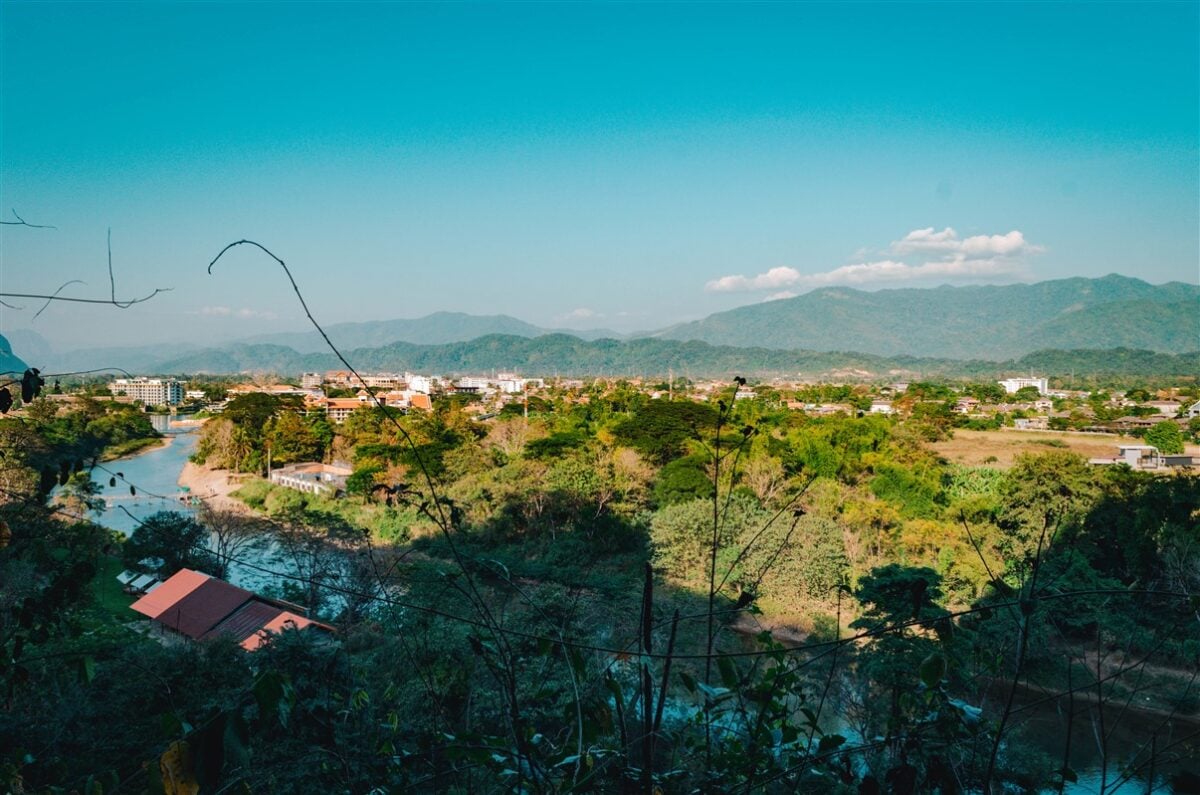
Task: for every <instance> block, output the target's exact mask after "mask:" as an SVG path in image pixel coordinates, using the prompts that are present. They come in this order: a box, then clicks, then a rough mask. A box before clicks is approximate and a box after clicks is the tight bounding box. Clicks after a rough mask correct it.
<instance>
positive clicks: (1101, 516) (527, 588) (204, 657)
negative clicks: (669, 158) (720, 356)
mask: <svg viewBox="0 0 1200 795" xmlns="http://www.w3.org/2000/svg"><path fill="white" fill-rule="evenodd" d="M41 402H42V401H35V403H34V404H32V406H31V407H30V409H31V410H30V411H29V412H28V413H27V414H26V416H25V417H23V418H21V419H3V420H0V432H2V433H3V434H5V443H4V445H3V447H4V450H5V455H4V458H3V459H0V478H2V482H0V487H2V488H3V491H2V492H0V517H2V519H3V524H0V646H2V647H3V655H2V659H0V684H2V686H3V688H4V694H5V696H4V698H5V701H4V705H3V708H0V754H2V756H0V780H2V781H3V782H4V783H5V786H6V787H7V790H9V791H15V792H20V791H25V792H51V791H63V792H66V791H76V792H86V793H101V792H103V793H108V792H117V791H119V792H142V791H165V792H178V793H194V792H315V791H322V792H363V793H365V792H421V791H429V792H447V793H449V792H455V793H458V792H463V793H465V792H546V793H549V792H646V793H650V792H694V791H706V792H728V793H742V792H796V791H808V792H847V793H853V792H895V793H910V792H918V791H921V792H925V791H937V792H942V793H950V792H965V791H976V792H978V791H1000V790H1001V789H1013V788H1016V789H1018V790H1020V789H1023V790H1038V789H1044V788H1052V789H1057V790H1060V791H1061V790H1063V789H1065V788H1068V787H1069V786H1070V785H1071V783H1072V782H1073V781H1074V780H1075V779H1076V777H1077V773H1076V771H1075V769H1074V767H1073V766H1074V764H1075V762H1074V760H1075V759H1076V758H1077V757H1078V752H1079V750H1080V748H1079V746H1080V745H1081V744H1084V743H1087V744H1090V745H1091V746H1093V753H1092V755H1091V756H1092V758H1093V759H1098V760H1099V761H1098V763H1097V764H1098V765H1099V767H1100V769H1101V775H1102V779H1101V783H1100V787H1101V789H1105V790H1106V791H1115V789H1116V788H1117V787H1119V786H1120V784H1121V783H1122V782H1124V781H1127V780H1129V779H1134V778H1136V779H1138V780H1150V781H1153V780H1156V777H1160V778H1161V777H1162V776H1175V777H1176V778H1175V781H1176V782H1177V783H1178V784H1179V786H1185V785H1186V782H1187V781H1189V780H1190V779H1188V778H1187V777H1188V776H1189V775H1194V774H1195V773H1196V772H1197V771H1196V770H1194V769H1191V770H1189V769H1188V767H1187V766H1188V765H1189V764H1192V765H1194V762H1192V761H1190V760H1189V753H1191V752H1193V751H1194V749H1195V748H1196V745H1195V740H1194V738H1195V735H1194V734H1192V732H1194V731H1195V726H1196V720H1197V719H1198V717H1200V716H1198V715H1197V711H1198V710H1197V708H1198V704H1200V699H1198V698H1197V690H1196V682H1195V680H1196V677H1197V675H1198V673H1200V669H1198V667H1197V657H1198V656H1200V631H1198V628H1200V624H1198V617H1197V598H1196V597H1195V596H1193V594H1196V593H1197V588H1200V527H1198V517H1200V481H1198V480H1197V478H1196V477H1195V476H1194V475H1188V474H1183V475H1175V476H1166V477H1163V476H1151V475H1147V474H1142V473H1136V472H1132V471H1130V470H1128V469H1125V468H1123V467H1112V468H1094V467H1089V466H1088V465H1087V464H1086V463H1085V462H1084V461H1083V460H1082V459H1080V458H1078V457H1076V456H1074V455H1072V454H1070V453H1069V452H1067V451H1065V450H1060V449H1054V448H1048V449H1047V450H1046V452H1044V453H1042V454H1037V455H1022V456H1019V457H1018V458H1017V459H1016V461H1015V462H1014V463H1013V465H1012V466H1011V467H1010V468H1008V469H1006V470H1000V469H993V468H987V467H963V466H957V465H953V464H950V463H948V462H947V461H946V460H944V459H942V458H941V457H939V456H938V455H937V454H936V453H935V452H934V451H933V449H932V448H931V446H930V444H931V443H932V442H934V441H936V440H938V439H943V438H945V437H946V436H947V435H948V434H950V433H952V432H953V431H952V428H950V427H949V426H948V424H947V422H946V418H945V417H944V416H943V415H942V414H940V413H937V412H925V413H922V412H916V413H915V414H914V415H913V416H911V417H908V418H906V419H903V420H898V419H893V418H887V417H882V416H870V415H868V416H846V415H838V416H832V417H821V418H816V417H809V416H806V415H805V414H803V413H802V412H789V411H786V410H781V409H780V408H779V407H778V404H777V403H774V402H772V401H769V400H763V399H754V400H739V401H736V402H734V401H733V399H732V390H731V391H729V392H727V393H725V394H723V395H716V396H714V397H713V399H712V400H711V401H709V402H693V401H691V400H674V401H670V400H666V399H662V400H651V399H649V397H648V396H647V395H645V394H643V393H641V392H639V391H638V390H636V389H633V388H632V387H630V386H628V385H625V384H620V383H618V384H616V385H611V384H608V385H605V384H595V385H593V386H592V387H591V388H590V389H589V390H585V392H584V393H583V394H582V395H575V396H569V395H567V394H555V393H551V394H550V395H549V397H548V398H547V399H544V400H543V399H538V398H531V399H529V402H528V409H527V413H528V416H525V414H526V411H525V407H523V406H518V405H512V406H509V407H508V408H507V409H505V410H504V411H503V412H501V413H500V414H499V415H498V416H495V417H492V418H490V419H488V420H486V421H479V420H476V419H474V418H472V416H471V415H470V414H469V413H468V412H467V411H466V409H467V408H468V403H467V402H466V401H464V400H463V399H462V398H445V399H440V400H438V401H436V402H435V406H434V410H433V411H432V412H429V413H427V414H409V415H402V414H400V413H399V412H396V411H392V410H389V409H385V408H371V407H364V408H363V409H361V410H359V411H357V412H355V413H354V414H353V415H351V417H350V418H349V419H348V420H347V421H346V422H345V423H344V424H343V425H341V426H337V427H334V426H331V425H329V424H328V423H326V422H325V421H324V419H322V418H312V417H304V416H302V415H301V414H300V413H299V411H298V408H299V407H298V406H297V405H295V404H291V403H288V402H287V400H286V399H280V398H276V397H272V396H269V395H265V394H252V395H247V396H244V397H239V398H237V399H235V400H234V401H231V402H230V405H229V407H228V408H227V410H226V411H225V413H224V414H223V415H221V416H220V417H219V418H216V419H212V420H210V421H209V422H208V423H206V425H205V426H204V428H203V431H202V437H201V439H200V442H199V444H198V447H197V453H196V459H197V461H198V462H201V463H205V464H207V465H209V466H213V467H222V468H228V469H231V470H235V471H242V472H258V473H261V472H262V471H263V469H264V467H265V466H266V459H267V455H268V451H269V454H270V457H271V461H272V462H273V463H275V464H282V463H287V462H290V461H301V460H312V459H318V460H320V459H324V460H333V459H338V460H349V461H352V462H353V464H354V474H353V476H352V477H351V478H350V480H349V484H348V492H349V494H348V495H346V496H344V497H341V498H337V499H334V498H322V497H314V496H308V495H303V494H300V493H297V492H294V491H289V490H285V489H281V488H278V487H274V486H271V485H270V484H268V483H267V482H265V481H262V480H253V479H251V480H250V481H248V482H247V484H246V485H245V486H244V487H243V488H242V490H241V492H240V496H241V498H242V499H243V500H244V501H245V502H246V503H247V504H248V505H250V506H251V507H252V508H254V509H255V510H256V511H257V516H256V517H254V518H243V519H242V520H241V521H240V523H239V521H238V520H237V519H236V518H231V517H228V516H225V517H222V516H220V515H215V514H213V513H211V512H210V513H208V514H202V515H201V516H200V517H199V519H195V518H191V517H185V516H175V515H170V514H166V515H160V516H157V517H153V518H152V519H150V520H147V521H146V522H144V523H143V525H142V526H141V527H139V528H138V530H137V531H135V532H134V534H133V537H132V538H131V539H128V540H126V539H123V538H121V537H116V536H114V535H113V534H112V533H110V532H107V531H105V530H103V529H102V528H99V527H97V526H96V525H94V524H92V523H90V522H88V521H86V520H80V519H79V518H78V516H79V515H80V514H81V513H82V510H81V508H86V504H87V499H94V498H95V495H96V494H97V492H98V491H103V485H104V484H103V483H101V484H95V483H92V482H91V481H90V479H89V478H88V475H87V467H86V466H85V465H84V464H85V463H86V461H87V459H89V458H94V457H95V456H97V455H99V453H100V451H101V450H102V449H103V447H104V446H105V445H107V444H112V443H114V442H117V441H119V440H118V439H116V438H115V437H116V435H119V434H117V432H116V431H115V430H113V428H115V427H117V426H119V427H122V428H123V427H124V425H123V424H122V423H125V422H126V421H127V418H126V417H124V415H122V414H121V413H120V412H119V411H117V410H116V409H115V408H114V407H104V406H103V405H102V404H98V403H94V402H91V403H85V404H84V406H83V408H82V410H78V411H69V412H63V411H60V412H57V413H54V412H50V411H47V410H39V411H34V410H33V409H34V407H36V406H39V405H40V404H41ZM97 407H99V408H97ZM98 411H99V413H97V412H98ZM143 419H144V418H143ZM106 429H109V430H106ZM141 430H144V429H141ZM137 432H139V431H135V433H137ZM46 462H53V465H52V466H50V467H49V468H48V470H47V471H43V470H46V469H47V468H46V467H45V466H44V464H45V463H46ZM76 462H79V463H76ZM63 472H65V473H67V474H66V477H62V473H63ZM60 481H69V483H68V485H70V484H74V485H73V487H72V488H73V491H69V492H68V493H67V494H66V495H59V496H57V497H55V501H53V502H51V501H49V500H48V496H49V491H50V488H51V487H52V486H53V485H54V484H55V483H56V482H60ZM122 486H124V484H122ZM135 487H136V484H135ZM72 494H75V495H77V496H76V497H74V499H77V500H82V502H81V503H77V504H75V505H68V501H69V500H71V499H73V497H72ZM206 526H207V527H206ZM210 531H217V532H216V533H213V532H210ZM254 534H266V535H268V536H269V538H270V539H271V541H272V542H273V544H274V545H275V546H276V547H277V548H278V551H279V556H280V563H279V565H278V566H277V567H276V569H277V571H278V572H279V574H280V575H281V576H277V577H275V579H274V588H275V589H276V594H277V595H279V596H282V597H284V598H287V599H289V600H292V601H295V602H298V603H301V604H303V605H304V606H306V607H308V608H309V609H311V610H312V611H314V613H315V614H317V615H320V616H322V617H324V618H327V619H329V620H332V621H333V622H335V623H336V625H337V626H338V628H339V635H338V640H337V642H336V643H334V644H321V643H317V642H315V640H314V639H313V638H311V637H309V636H308V635H305V634H300V633H295V632H285V633H284V634H283V635H281V636H279V637H277V638H276V639H274V640H273V641H272V642H269V643H267V644H265V645H264V647H263V648H262V649H261V650H259V651H256V652H255V653H253V654H246V653H243V652H241V650H240V649H238V648H237V647H236V646H234V645H233V644H229V643H225V642H223V641H221V640H219V639H218V640H214V641H211V642H205V643H197V644H168V645H161V644H159V643H158V642H156V641H154V640H151V639H148V638H147V637H145V636H144V635H143V634H141V633H138V632H136V631H134V629H133V628H132V625H131V619H132V618H133V617H134V616H133V615H132V613H131V612H130V611H128V610H127V609H124V606H123V605H124V604H127V602H128V599H125V600H124V602H122V598H121V595H120V594H115V595H114V594H112V593H111V588H112V586H111V582H110V580H111V575H112V574H113V565H114V562H115V560H116V559H117V558H119V557H121V556H122V552H123V550H124V552H125V557H126V558H127V559H129V561H130V562H131V563H133V564H134V565H136V564H137V563H138V562H139V561H140V560H144V559H146V558H158V559H160V560H161V561H162V562H163V567H162V570H161V571H160V572H159V573H161V574H170V573H171V571H170V569H174V568H178V567H179V566H183V565H194V566H198V567H201V568H205V567H210V568H209V569H208V570H211V571H213V573H224V568H225V565H226V564H228V563H229V562H230V561H231V559H233V558H236V557H237V550H238V549H239V548H241V547H240V546H239V543H238V540H239V539H240V540H244V539H246V538H249V537H251V536H253V535H254ZM135 559H136V560H135ZM273 570H274V569H273ZM1038 700H1044V701H1046V702H1047V703H1052V704H1057V705H1058V706H1059V708H1060V709H1061V710H1062V711H1063V713H1064V715H1066V716H1067V717H1066V718H1065V720H1066V721H1067V722H1066V724H1065V726H1066V728H1065V730H1064V731H1061V732H1059V733H1058V734H1057V735H1056V736H1058V737H1061V740H1062V741H1061V743H1059V744H1058V746H1056V747H1054V748H1051V749H1047V747H1046V746H1045V744H1044V743H1039V742H1036V741H1035V739H1036V738H1034V737H1032V736H1031V732H1030V730H1029V729H1028V728H1027V727H1026V723H1025V718H1026V717H1028V714H1029V704H1030V703H1031V702H1034V703H1036V702H1037V701H1038ZM1135 715H1138V716H1141V719H1142V720H1148V721H1149V726H1150V727H1151V729H1150V730H1148V731H1145V732H1144V737H1142V738H1141V739H1142V740H1144V742H1142V741H1139V742H1138V743H1136V744H1135V745H1134V746H1133V747H1127V746H1122V747H1119V745H1118V743H1117V741H1116V739H1115V734H1114V731H1115V729H1116V727H1119V726H1120V725H1122V724H1123V723H1125V722H1127V721H1130V720H1133V719H1134V716H1135ZM1083 729H1086V730H1087V733H1086V735H1085V734H1083V733H1081V730H1083ZM1189 737H1190V739H1189ZM1072 743H1075V747H1074V748H1072ZM1189 743H1190V744H1189ZM1163 780H1165V779H1163ZM1180 782H1182V783H1180Z"/></svg>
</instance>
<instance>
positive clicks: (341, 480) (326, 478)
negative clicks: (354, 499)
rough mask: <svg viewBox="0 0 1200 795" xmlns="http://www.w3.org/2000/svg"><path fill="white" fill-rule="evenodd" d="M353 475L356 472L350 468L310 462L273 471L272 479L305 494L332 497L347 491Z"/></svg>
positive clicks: (279, 484)
mask: <svg viewBox="0 0 1200 795" xmlns="http://www.w3.org/2000/svg"><path fill="white" fill-rule="evenodd" d="M352 474H354V470H353V469H351V468H350V467H348V466H339V465H338V464H321V463H317V462H315V461H309V462H305V463H301V464H288V465H287V466H285V467H280V468H279V469H272V470H271V478H270V479H271V482H272V483H274V484H275V485H277V486H283V487H284V488H288V489H293V490H295V491H302V492H304V493H305V494H319V495H323V496H327V497H332V496H334V495H336V494H337V493H338V492H339V491H345V490H346V479H347V478H349V477H350V476H351V475H352Z"/></svg>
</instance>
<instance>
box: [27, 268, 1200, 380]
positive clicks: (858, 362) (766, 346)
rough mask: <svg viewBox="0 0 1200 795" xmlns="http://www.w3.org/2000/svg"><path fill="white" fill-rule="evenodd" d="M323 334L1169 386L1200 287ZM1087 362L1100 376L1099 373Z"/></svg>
mask: <svg viewBox="0 0 1200 795" xmlns="http://www.w3.org/2000/svg"><path fill="white" fill-rule="evenodd" d="M326 332H327V333H328V334H329V336H330V338H331V339H332V340H333V341H334V343H335V344H336V345H337V346H338V347H339V348H340V349H341V350H343V352H345V353H346V354H347V356H348V357H349V358H350V360H351V361H352V362H355V364H356V365H358V366H361V367H364V368H367V369H390V370H397V369H400V370H402V369H410V370H425V371H428V370H436V371H439V372H444V373H455V372H467V371H472V370H474V371H485V370H492V369H519V370H522V371H524V372H526V373H535V372H536V373H538V374H550V373H553V372H560V373H562V374H564V375H565V374H597V373H604V372H607V373H609V374H618V373H622V374H636V373H639V372H644V373H662V372H665V371H666V369H667V368H674V369H676V370H677V371H683V370H684V369H691V370H692V371H694V372H695V373H696V374H713V375H715V374H722V373H724V374H727V373H730V372H734V371H743V372H747V373H749V372H756V373H766V372H788V373H795V372H809V371H816V372H819V373H830V372H837V371H839V370H844V369H849V370H862V371H864V372H866V371H869V372H873V373H879V372H887V371H889V370H897V371H905V372H909V371H923V370H930V371H931V372H934V371H946V370H947V368H949V369H955V368H957V370H960V371H961V370H963V369H964V367H965V368H966V369H967V370H972V369H979V368H983V369H987V368H990V369H991V370H996V369H997V368H998V367H1000V368H1003V367H1006V366H1015V367H1017V369H1021V367H1020V366H1018V365H1017V364H1016V363H1018V362H1021V361H1024V357H1028V355H1029V354H1032V353H1034V352H1036V351H1048V350H1050V351H1064V350H1065V351H1072V355H1073V356H1074V357H1075V358H1079V356H1080V355H1081V354H1079V351H1088V350H1090V351H1098V350H1110V349H1123V350H1125V351H1146V352H1158V353H1164V354H1172V353H1174V354H1180V353H1184V354H1185V356H1184V358H1183V360H1182V364H1181V363H1180V362H1179V361H1176V359H1175V358H1172V357H1170V356H1168V357H1166V358H1163V357H1156V358H1155V361H1157V362H1158V364H1159V365H1161V366H1162V367H1166V368H1167V369H1168V370H1170V371H1172V372H1173V371H1175V370H1176V369H1178V368H1179V367H1183V368H1184V371H1185V372H1195V371H1196V370H1197V369H1200V367H1198V366H1197V365H1198V364H1200V363H1198V362H1197V361H1196V358H1195V357H1191V358H1190V359H1189V357H1187V356H1186V352H1189V351H1196V350H1197V349H1200V287H1198V286H1196V285H1191V284H1184V283H1181V282H1170V283H1167V284H1162V285H1151V284H1148V283H1147V282H1144V281H1142V280H1140V279H1134V278H1129V277H1125V276H1119V275H1116V274H1114V275H1110V276H1105V277H1103V278H1099V279H1086V278H1071V279H1059V280H1054V281H1046V282H1039V283H1035V284H1015V285H1004V286H972V287H949V286H944V287H937V288H932V289H912V288H908V289H894V290H879V291H874V292H868V291H864V290H856V289H851V288H846V287H827V288H822V289H818V290H814V291H812V292H810V293H806V294H804V295H801V296H797V297H795V298H790V299H783V300H776V301H769V302H764V303H758V304H752V305H748V306H743V307H739V308H737V309H733V310H729V311H727V312H719V313H717V314H714V315H710V316H709V317H707V318H704V319H703V320H698V321H695V322H692V323H684V324H679V325H676V326H672V327H670V328H666V329H662V330H660V331H656V332H650V333H646V334H635V335H630V336H629V337H626V338H623V339H621V338H620V335H618V334H616V333H615V332H611V331H607V330H604V329H597V330H592V331H588V332H580V331H570V332H559V331H555V330H553V329H546V328H542V327H539V326H535V325H533V324H530V323H526V322H524V321H521V320H518V319H517V318H513V317H510V316H507V315H488V316H479V315H467V314H462V313H453V312H437V313H434V314H431V315H427V316H425V317H422V318H416V319H399V320H388V321H369V322H360V323H336V324H330V325H329V326H328V327H326ZM9 337H10V340H11V341H12V343H13V346H14V348H15V349H16V351H17V352H18V353H20V354H21V355H23V356H24V358H25V359H26V360H28V361H31V362H36V363H37V364H38V365H39V366H42V369H43V370H44V371H47V372H50V371H56V372H66V371H73V370H83V369H90V368H94V367H100V366H107V367H120V368H124V369H126V370H130V371H139V372H162V373H168V372H174V373H186V372H208V373H234V372H244V371H256V372H277V373H281V374H282V373H297V372H301V371H304V370H320V369H327V368H330V367H334V366H337V364H338V363H337V361H336V359H334V357H333V356H332V355H331V354H329V353H328V349H327V347H326V346H325V344H324V341H323V340H322V339H321V337H320V335H318V334H317V333H316V332H315V331H310V332H293V333H284V334H272V335H264V336H259V337H253V338H247V339H245V340H242V341H239V342H235V343H230V344H225V345H221V346H216V347H210V348H201V347H199V346H194V345H187V344H173V345H150V346H142V347H137V348H108V349H92V350H78V351H70V352H66V353H56V352H53V351H52V350H50V348H49V346H48V345H46V344H45V340H42V339H41V338H40V337H39V336H38V335H37V334H36V333H34V332H31V331H26V330H17V331H13V332H12V333H10V334H9ZM1085 358H1089V359H1095V357H1094V356H1092V357H1085ZM1118 360H1119V357H1118ZM1189 362H1190V364H1189ZM953 363H957V364H953ZM1092 364H1093V365H1095V366H1100V367H1102V365H1103V361H1102V360H1096V361H1093V362H1092ZM1120 367H1121V368H1123V369H1122V372H1125V371H1128V369H1129V367H1134V369H1138V367H1140V365H1134V364H1133V363H1130V362H1123V363H1121V364H1120ZM1188 367H1190V370H1189V369H1188ZM1100 372H1104V370H1103V369H1101V370H1100Z"/></svg>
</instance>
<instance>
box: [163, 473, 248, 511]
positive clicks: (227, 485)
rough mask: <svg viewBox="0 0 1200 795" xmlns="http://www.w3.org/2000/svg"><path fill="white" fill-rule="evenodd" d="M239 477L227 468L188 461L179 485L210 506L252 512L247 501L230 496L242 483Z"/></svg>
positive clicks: (218, 508)
mask: <svg viewBox="0 0 1200 795" xmlns="http://www.w3.org/2000/svg"><path fill="white" fill-rule="evenodd" d="M237 477H238V476H237V475H235V474H234V473H232V472H230V471H229V470H227V469H209V468H208V467H206V466H201V465H199V464H196V463H194V462H192V461H188V462H187V463H185V464H184V465H183V470H182V471H181V472H180V473H179V485H180V486H182V487H184V488H186V489H187V490H188V492H189V493H190V494H191V496H193V497H199V498H200V499H201V500H203V501H204V503H205V504H206V505H207V506H208V507H210V508H213V509H215V510H218V511H230V512H233V513H242V514H251V513H253V511H252V510H251V509H250V507H249V506H247V505H246V503H244V502H242V501H241V500H239V499H236V498H234V497H231V496H230V495H231V494H232V493H233V492H235V491H237V490H238V489H239V488H240V487H241V485H242V483H241V481H240V480H239V479H237Z"/></svg>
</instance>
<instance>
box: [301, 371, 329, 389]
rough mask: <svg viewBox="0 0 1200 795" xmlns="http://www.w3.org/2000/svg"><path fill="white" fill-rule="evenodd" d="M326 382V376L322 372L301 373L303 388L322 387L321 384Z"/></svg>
mask: <svg viewBox="0 0 1200 795" xmlns="http://www.w3.org/2000/svg"><path fill="white" fill-rule="evenodd" d="M324 382H325V376H323V375H321V374H320V373H301V374H300V388H301V389H320V388H321V384H323V383H324Z"/></svg>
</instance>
